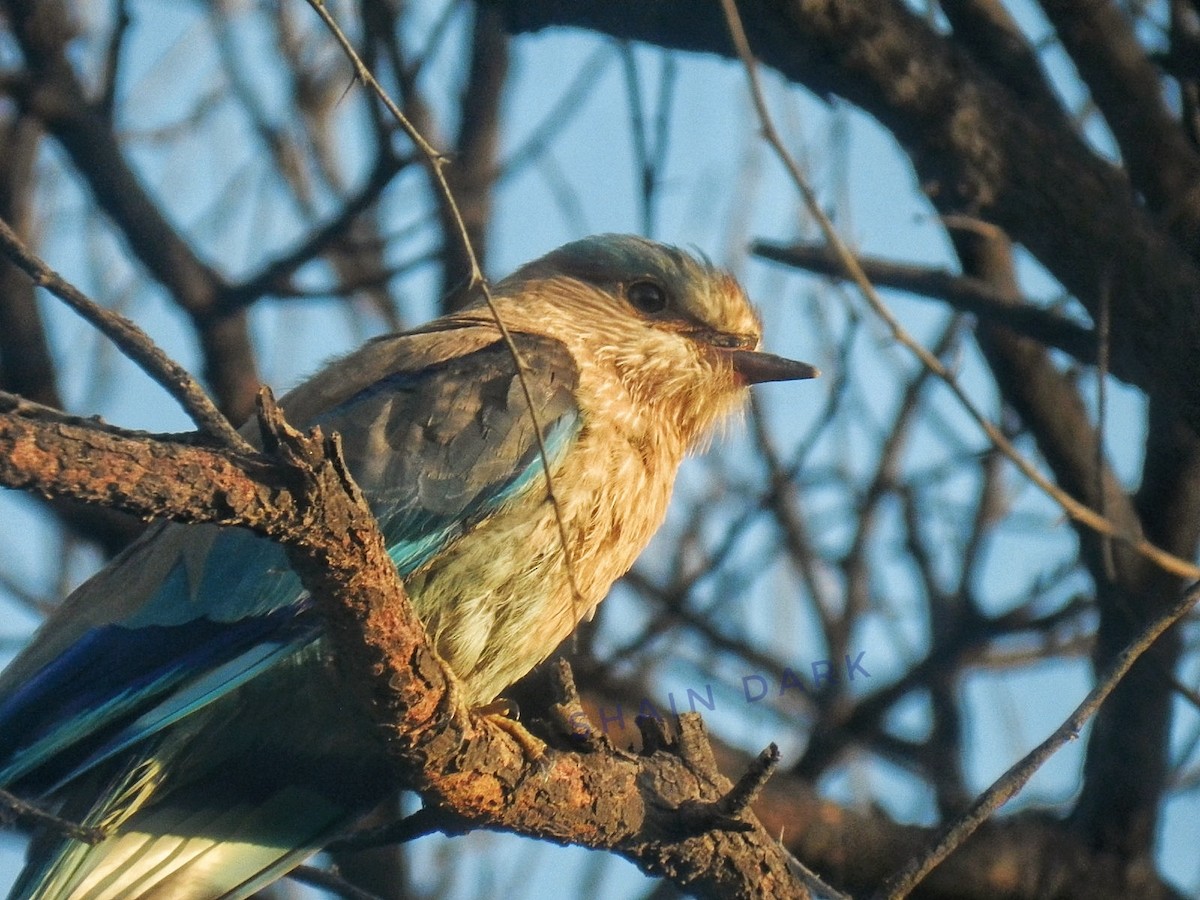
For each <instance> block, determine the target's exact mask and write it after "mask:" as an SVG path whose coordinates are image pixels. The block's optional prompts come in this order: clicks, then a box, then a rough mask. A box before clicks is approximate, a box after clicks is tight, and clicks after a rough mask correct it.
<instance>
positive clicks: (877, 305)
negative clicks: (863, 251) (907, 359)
mask: <svg viewBox="0 0 1200 900" xmlns="http://www.w3.org/2000/svg"><path fill="white" fill-rule="evenodd" d="M721 5H722V7H723V8H724V10H725V15H726V18H727V20H728V23H729V30H730V33H731V34H732V36H733V40H734V44H735V46H736V47H737V51H738V55H739V56H740V57H741V59H742V64H743V66H744V67H745V70H746V76H747V79H748V81H749V84H750V93H751V97H752V99H753V102H754V107H755V109H756V110H757V113H758V117H759V122H760V125H761V127H762V131H763V137H764V139H765V140H766V141H767V143H768V144H769V145H770V146H771V148H772V149H773V150H774V151H775V153H776V155H777V156H778V157H779V160H780V161H781V162H782V163H783V165H784V167H785V168H786V169H787V172H788V174H789V175H790V177H791V179H792V182H793V183H794V184H795V186H796V188H797V190H798V191H799V192H800V194H801V196H802V197H803V199H804V205H805V208H806V209H807V210H808V213H809V214H810V215H811V216H812V217H813V218H814V219H815V220H816V221H817V223H818V225H819V226H820V228H821V231H822V233H823V234H824V236H825V239H826V240H827V241H828V242H829V245H830V247H831V248H833V250H834V252H836V253H837V256H838V259H839V261H840V262H841V264H842V265H843V266H844V268H845V270H846V272H847V273H848V274H849V276H850V277H851V280H853V281H854V283H855V285H856V286H857V287H858V289H859V291H860V292H861V294H862V296H863V298H864V299H865V300H866V301H867V303H868V305H869V306H870V307H871V309H872V310H873V311H874V312H875V314H876V315H877V316H879V318H881V319H882V320H883V321H884V322H885V323H886V324H887V326H888V328H889V330H890V331H891V333H892V337H893V338H894V339H895V340H896V341H897V342H898V343H900V344H901V345H903V346H904V347H906V348H908V350H909V351H911V352H912V353H913V355H915V356H916V357H917V359H918V360H920V362H921V364H922V365H923V366H925V367H926V368H928V369H929V370H930V371H932V372H933V373H934V374H935V375H936V376H937V377H938V378H939V379H941V380H942V381H943V382H944V383H945V384H946V386H947V387H948V388H949V389H950V391H951V392H952V393H953V394H954V396H955V397H956V398H957V399H958V401H959V403H960V404H961V405H962V407H963V409H964V410H966V412H967V413H968V415H970V417H971V418H972V419H973V420H974V421H975V423H976V424H977V425H978V426H979V427H980V429H981V430H982V431H983V432H984V434H986V435H987V437H988V440H990V441H991V442H992V444H993V445H994V446H995V447H996V449H998V450H999V451H1000V452H1001V453H1003V454H1004V455H1005V456H1006V457H1007V458H1008V459H1009V460H1010V461H1011V462H1012V463H1013V464H1014V465H1015V466H1016V467H1017V468H1018V469H1019V470H1020V472H1021V473H1022V474H1023V475H1024V476H1025V477H1026V478H1028V479H1029V480H1030V481H1031V482H1033V484H1035V485H1036V486H1037V487H1038V488H1039V489H1041V491H1042V492H1043V493H1045V494H1046V495H1047V496H1048V497H1050V499H1052V500H1054V502H1056V503H1057V504H1058V505H1059V506H1060V507H1062V510H1063V512H1065V513H1066V514H1067V515H1068V516H1070V517H1071V518H1072V519H1074V520H1076V521H1077V522H1080V523H1082V524H1083V525H1086V526H1087V527H1088V528H1091V529H1092V530H1093V531H1096V532H1098V533H1099V534H1104V535H1108V536H1109V537H1112V538H1115V539H1117V540H1119V541H1121V542H1123V543H1125V544H1127V545H1128V546H1129V547H1130V548H1131V549H1132V550H1134V552H1136V553H1138V554H1140V555H1142V556H1144V557H1146V558H1147V559H1149V560H1151V561H1152V562H1154V563H1156V564H1157V565H1158V566H1159V567H1161V568H1162V569H1163V570H1164V571H1167V572H1170V573H1172V574H1174V575H1179V576H1180V577H1183V578H1190V579H1196V578H1200V567H1197V566H1196V565H1195V564H1194V563H1192V562H1190V561H1188V560H1186V559H1182V558H1180V557H1178V556H1175V555H1174V554H1172V553H1168V552H1167V551H1165V550H1163V549H1162V548H1160V547H1158V546H1157V545H1155V544H1152V543H1151V542H1150V541H1147V540H1145V539H1144V538H1141V537H1138V536H1135V535H1131V534H1127V533H1126V532H1125V531H1124V530H1123V529H1121V528H1119V527H1118V526H1117V525H1115V524H1114V523H1113V522H1111V521H1109V520H1108V519H1106V518H1105V517H1104V516H1101V515H1100V514H1099V513H1097V512H1096V511H1095V510H1093V509H1092V508H1091V507H1089V506H1087V505H1086V504H1083V503H1080V502H1079V501H1078V500H1076V499H1075V498H1074V497H1072V496H1071V495H1070V494H1068V493H1067V492H1066V491H1064V490H1063V489H1062V488H1060V487H1058V485H1056V484H1054V483H1053V482H1052V481H1050V480H1049V479H1048V478H1047V477H1046V476H1045V475H1043V474H1042V473H1041V472H1039V471H1038V470H1037V467H1036V466H1034V464H1033V463H1032V462H1030V461H1029V460H1028V459H1026V458H1025V457H1024V456H1023V455H1022V454H1021V452H1020V451H1019V450H1017V448H1016V446H1015V445H1014V444H1013V443H1012V441H1010V440H1009V439H1008V438H1007V437H1006V436H1005V435H1004V433H1003V432H1002V431H1001V430H1000V429H999V428H997V427H996V426H995V425H994V424H993V423H992V421H991V420H990V419H988V417H987V416H985V415H984V414H983V412H982V410H980V408H979V407H978V406H977V405H976V404H975V402H974V401H973V400H972V399H971V398H970V397H969V396H968V395H967V392H966V391H965V390H964V389H963V387H962V385H961V384H959V383H958V380H957V379H956V378H955V377H954V375H953V374H952V373H951V372H950V370H949V369H947V368H946V367H945V366H944V365H943V364H942V362H941V361H940V360H939V359H938V358H937V357H936V356H934V355H933V354H932V353H930V352H929V350H927V349H926V348H925V347H924V346H922V345H921V343H920V342H919V341H917V340H916V339H915V338H913V337H912V336H911V335H910V334H909V333H908V331H907V330H906V329H905V328H904V326H903V325H901V324H900V321H899V319H897V318H896V317H895V315H893V314H892V312H891V310H889V309H888V308H887V306H886V304H884V302H883V300H882V299H881V298H880V296H879V294H878V292H877V291H876V290H875V288H874V286H873V285H872V284H871V282H870V279H868V278H867V275H866V273H865V272H863V269H862V266H861V265H859V263H858V261H857V260H856V259H855V257H854V254H853V253H852V252H851V250H850V248H849V247H847V246H846V244H845V242H844V241H843V240H842V239H841V237H840V236H839V235H838V234H837V231H836V229H835V228H834V226H833V223H832V222H830V220H829V217H828V216H827V215H825V211H824V210H823V209H822V208H821V203H820V201H819V200H818V198H817V196H816V194H815V193H814V191H813V189H812V187H811V186H810V185H809V184H808V181H807V179H806V178H805V177H804V174H803V173H802V172H801V171H800V169H799V167H798V166H797V165H796V162H795V160H794V159H792V157H791V154H789V153H788V151H787V148H786V147H785V146H784V144H783V140H782V139H781V138H780V136H779V132H778V131H776V129H775V126H774V123H773V121H772V119H771V114H770V111H769V110H768V109H767V105H766V99H765V97H764V95H763V92H762V87H761V85H760V83H759V79H758V67H757V63H756V62H755V59H754V55H753V54H752V53H751V51H750V46H749V44H748V43H747V40H746V33H745V31H744V30H743V29H742V25H741V18H740V16H739V15H738V12H737V7H736V6H735V5H734V0H721Z"/></svg>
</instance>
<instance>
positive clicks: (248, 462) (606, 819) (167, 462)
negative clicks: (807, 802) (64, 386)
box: [0, 395, 807, 898]
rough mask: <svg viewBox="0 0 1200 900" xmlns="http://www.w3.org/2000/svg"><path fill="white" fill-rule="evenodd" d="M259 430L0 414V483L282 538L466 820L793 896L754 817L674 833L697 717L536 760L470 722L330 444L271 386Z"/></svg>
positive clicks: (698, 732) (379, 695)
mask: <svg viewBox="0 0 1200 900" xmlns="http://www.w3.org/2000/svg"><path fill="white" fill-rule="evenodd" d="M260 422H261V424H262V427H263V429H264V446H265V448H266V450H267V454H268V455H267V456H265V457H250V456H238V455H235V454H233V453H229V452H224V453H222V452H217V451H214V450H212V449H209V448H205V447H196V446H186V445H183V444H177V443H170V442H166V441H162V440H157V439H153V438H150V437H146V438H138V437H136V436H133V435H129V434H122V433H117V432H115V431H114V430H112V429H104V428H100V427H92V426H89V425H85V424H81V423H73V422H70V421H66V420H51V421H44V420H40V419H36V418H30V417H28V416H23V415H21V414H19V413H12V412H9V413H0V484H4V485H7V486H9V487H18V488H24V489H28V490H36V491H39V492H41V493H44V494H49V495H70V496H75V497H78V498H81V499H85V500H88V501H90V502H99V503H105V504H111V505H113V506H116V507H118V508H122V509H125V510H127V511H130V512H134V513H136V514H138V515H141V516H144V517H148V516H167V517H169V518H173V519H176V520H179V521H184V522H213V523H216V524H221V525H241V526H243V527H249V528H251V529H253V530H254V531H256V532H258V533H260V534H264V535H266V536H268V537H271V538H272V539H274V540H277V541H280V542H281V543H283V544H284V545H285V546H286V547H287V549H288V554H289V559H290V561H291V563H292V565H293V566H294V567H295V568H296V570H297V572H298V573H299V574H300V576H301V578H302V580H303V582H304V585H305V587H306V588H307V589H308V590H309V591H310V592H311V593H312V594H313V595H314V596H315V597H317V598H319V599H320V601H321V602H322V604H323V608H324V610H325V612H326V615H327V619H328V628H329V634H330V637H331V639H332V641H333V644H334V648H335V652H336V656H337V660H338V664H339V667H340V669H341V670H342V672H343V674H344V676H345V677H346V679H347V682H348V685H349V686H350V688H351V689H352V691H353V692H354V693H355V694H356V695H357V696H358V697H360V698H361V699H362V700H363V701H364V702H365V703H366V704H367V705H368V706H369V707H370V709H371V710H372V712H373V715H374V716H375V719H376V721H377V722H379V723H380V725H381V726H382V727H383V728H384V730H385V733H386V734H387V737H388V740H389V744H390V746H391V748H392V749H393V751H394V753H395V755H396V758H397V763H398V765H399V767H400V771H401V774H402V777H403V778H405V779H406V780H407V781H408V782H409V783H411V784H413V785H414V786H415V787H416V788H417V789H419V790H420V791H421V792H422V793H423V794H424V796H425V797H426V798H427V799H428V800H430V801H433V802H435V803H438V804H441V805H444V806H447V807H449V808H451V809H452V810H454V811H455V812H456V813H457V814H459V815H461V816H463V817H464V818H466V819H468V820H470V821H471V822H473V823H474V824H475V825H477V826H482V827H490V828H501V829H505V830H511V831H514V832H516V833H519V834H525V835H530V836H534V837H541V838H546V839H550V840H554V841H559V842H563V843H578V844H584V845H586V846H590V847H596V848H603V849H609V850H612V851H614V852H617V853H620V854H621V855H623V856H625V857H627V858H629V859H631V860H633V861H634V862H636V863H637V864H638V865H640V866H641V867H642V868H644V869H645V870H646V871H648V872H651V873H656V874H659V875H664V876H668V877H670V878H671V879H672V880H673V881H674V882H675V883H677V884H679V885H680V886H683V887H686V888H687V889H688V890H690V891H692V892H694V893H696V894H697V895H699V896H709V897H723V898H724V897H737V896H744V897H750V896H762V894H761V893H759V892H760V891H764V890H765V891H766V892H767V894H769V895H770V896H775V897H806V896H807V892H806V889H805V888H804V887H803V885H802V883H801V882H799V881H798V880H796V879H795V878H794V877H793V876H792V874H791V873H790V872H789V870H788V866H787V858H786V853H785V852H784V851H783V850H782V849H781V848H780V846H779V845H778V843H777V842H776V841H775V840H774V839H773V838H772V837H771V836H770V835H768V834H767V833H766V832H765V831H764V830H763V829H762V827H761V825H759V824H758V823H757V821H755V820H754V819H752V818H748V819H747V820H746V821H745V822H744V823H743V824H744V827H745V830H713V829H712V828H711V825H710V826H709V827H708V828H707V830H704V829H699V828H698V827H697V826H696V824H695V822H692V824H691V828H692V829H693V830H689V824H688V823H689V821H690V820H689V818H688V816H686V815H685V814H684V813H683V812H682V811H681V810H682V809H684V808H685V807H686V808H690V809H693V810H694V809H695V808H697V807H696V806H695V804H696V803H697V802H699V803H701V804H705V803H707V804H717V806H715V807H713V808H720V804H721V803H722V801H725V798H726V796H727V794H728V793H729V791H730V788H731V785H730V784H729V782H728V781H726V780H725V779H723V778H721V777H720V775H719V774H717V772H716V768H715V764H714V763H713V762H712V759H711V754H710V753H709V752H708V750H707V745H706V743H705V740H704V735H703V731H702V726H700V724H699V722H698V720H697V721H690V720H687V721H685V722H684V723H683V725H682V734H681V738H680V740H679V742H678V743H670V742H668V741H666V740H665V739H664V740H660V741H659V742H658V744H657V746H656V747H655V749H654V751H653V752H651V753H649V754H647V755H643V756H631V755H628V754H623V753H619V752H617V751H614V750H612V749H611V748H607V747H605V748H604V749H603V751H602V752H592V753H582V754H580V753H550V754H548V756H547V757H546V758H545V759H544V761H543V762H544V764H538V763H531V762H530V760H529V758H528V750H527V748H526V747H524V746H523V745H522V744H521V743H519V742H518V741H517V740H515V739H514V738H513V736H512V733H511V732H512V730H513V729H512V726H511V724H510V725H509V727H501V726H499V725H497V724H496V722H495V720H493V719H490V718H488V717H486V716H477V715H472V714H470V713H469V712H468V711H467V710H466V709H465V708H464V707H463V706H462V704H461V702H460V701H459V700H458V698H457V692H456V690H455V688H454V682H453V679H452V677H451V676H450V675H449V674H448V672H447V670H446V669H445V668H444V666H443V664H442V663H441V662H440V661H439V660H438V659H437V657H436V656H435V655H434V654H433V653H432V652H431V651H430V650H429V648H428V645H427V644H426V639H425V634H424V631H423V629H422V627H421V625H420V622H419V621H418V619H417V618H416V616H415V614H414V613H413V611H412V608H411V606H410V605H409V603H408V602H407V598H406V597H405V595H404V589H403V586H402V585H401V584H400V581H399V579H398V578H397V577H396V572H395V568H394V566H393V564H392V561H391V559H390V557H389V556H388V554H387V548H386V546H385V545H384V542H383V538H382V536H381V535H380V533H379V530H378V527H377V526H376V524H375V520H374V518H373V516H372V515H371V512H370V510H369V508H368V507H367V506H366V504H365V502H364V501H363V498H362V496H361V495H360V494H359V492H358V489H357V487H356V486H355V485H354V483H353V481H352V479H351V478H350V476H349V473H348V472H346V470H345V469H344V467H343V465H342V463H341V457H340V453H339V452H338V442H337V440H336V438H334V439H330V440H326V439H325V438H323V437H322V436H321V435H320V433H319V431H314V432H313V433H311V434H309V435H307V436H306V435H300V434H299V433H297V432H295V431H294V430H292V429H290V428H289V427H288V426H287V425H286V423H284V422H283V420H282V417H281V416H280V414H279V412H278V410H277V409H276V408H275V406H274V402H273V400H271V398H270V397H269V395H266V396H264V400H263V408H262V410H261V413H260ZM726 803H728V801H726ZM692 818H693V819H694V818H695V817H694V816H693V817H692Z"/></svg>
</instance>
